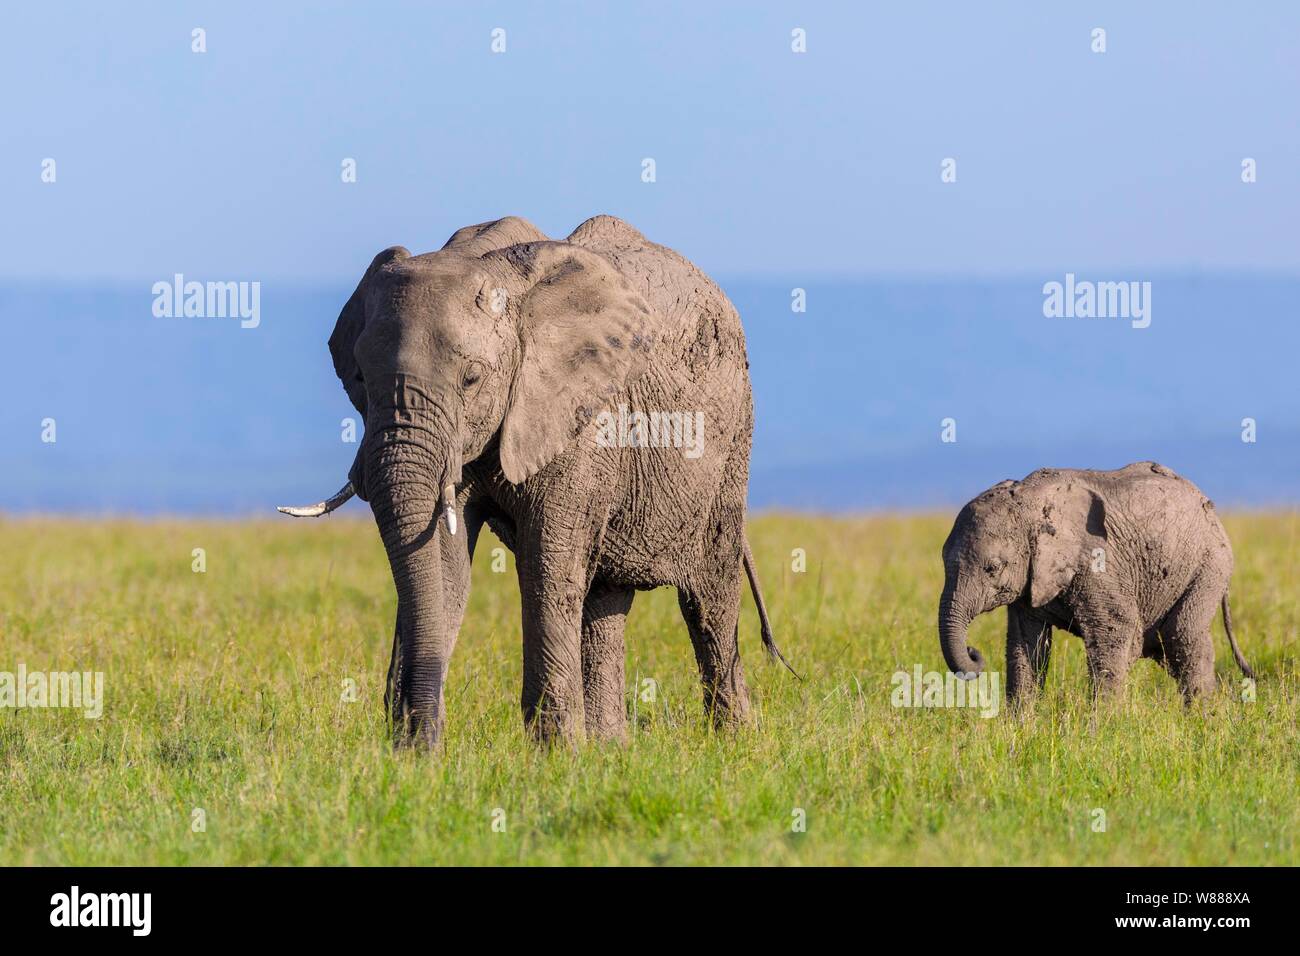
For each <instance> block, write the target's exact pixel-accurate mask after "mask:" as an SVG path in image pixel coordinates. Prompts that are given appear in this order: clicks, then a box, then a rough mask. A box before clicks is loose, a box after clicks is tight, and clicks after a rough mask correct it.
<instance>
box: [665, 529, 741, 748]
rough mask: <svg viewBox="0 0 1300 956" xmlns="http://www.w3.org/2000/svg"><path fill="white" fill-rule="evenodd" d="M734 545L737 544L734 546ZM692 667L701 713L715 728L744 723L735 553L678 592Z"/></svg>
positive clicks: (737, 568) (738, 597)
mask: <svg viewBox="0 0 1300 956" xmlns="http://www.w3.org/2000/svg"><path fill="white" fill-rule="evenodd" d="M737 544H738V543H737ZM677 603H678V605H679V606H680V607H681V609H682V617H683V618H684V619H685V621H686V627H687V630H689V631H690V634H691V643H692V644H693V645H694V647H695V663H696V664H697V665H698V666H699V669H700V682H701V684H702V685H703V688H704V711H705V713H706V714H708V715H709V716H710V717H711V718H712V720H713V724H714V726H716V727H724V726H729V725H738V724H743V723H746V722H748V720H749V713H750V709H749V688H748V687H747V686H746V684H745V671H744V668H743V667H742V666H741V663H740V643H739V641H738V640H737V619H738V618H739V616H740V551H739V547H737V550H736V552H735V554H734V555H731V556H729V557H726V558H719V559H718V563H717V564H716V565H714V567H713V568H712V569H711V572H710V573H709V574H708V575H707V576H703V580H699V579H696V580H692V581H691V582H689V583H688V584H687V585H686V586H684V587H679V588H678V589H677Z"/></svg>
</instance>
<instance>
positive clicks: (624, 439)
mask: <svg viewBox="0 0 1300 956" xmlns="http://www.w3.org/2000/svg"><path fill="white" fill-rule="evenodd" d="M596 444H597V445H599V446H600V447H601V448H680V449H682V456H683V457H685V458H699V457H700V455H702V454H703V453H704V413H703V412H632V411H628V407H627V406H626V405H619V406H618V413H617V414H615V413H614V412H609V411H605V412H601V413H600V414H599V415H597V416H596Z"/></svg>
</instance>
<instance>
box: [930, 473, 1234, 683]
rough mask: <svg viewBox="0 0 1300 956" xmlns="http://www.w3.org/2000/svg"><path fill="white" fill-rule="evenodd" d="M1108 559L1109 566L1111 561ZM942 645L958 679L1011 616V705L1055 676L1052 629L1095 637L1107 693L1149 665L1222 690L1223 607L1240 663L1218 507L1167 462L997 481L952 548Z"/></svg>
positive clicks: (1093, 664)
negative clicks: (1001, 618)
mask: <svg viewBox="0 0 1300 956" xmlns="http://www.w3.org/2000/svg"><path fill="white" fill-rule="evenodd" d="M1097 549H1101V550H1102V553H1104V560H1105V563H1104V570H1094V568H1099V567H1101V564H1100V562H1099V561H1098V560H1097ZM943 564H944V572H945V579H944V589H943V595H942V597H941V599H940V602H939V641H940V644H941V646H942V649H943V656H944V660H945V661H946V662H947V664H948V667H949V669H950V670H952V671H953V672H954V673H958V674H970V675H974V674H977V673H979V672H980V671H981V670H983V667H984V658H983V657H982V656H981V654H980V653H979V651H978V650H976V649H975V648H973V647H969V646H968V645H967V643H966V631H967V628H968V626H969V625H970V622H971V620H972V619H973V618H974V617H975V616H976V615H977V614H983V613H984V612H985V611H991V610H993V609H994V608H997V607H1002V606H1004V605H1005V606H1006V608H1007V673H1006V688H1007V699H1008V700H1009V701H1011V702H1012V703H1013V704H1018V703H1023V702H1024V701H1026V700H1028V699H1030V698H1032V697H1033V696H1034V694H1035V693H1036V692H1037V691H1038V690H1039V689H1041V687H1042V685H1043V682H1044V680H1045V679H1046V676H1047V665H1048V658H1049V655H1050V653H1051V647H1052V628H1054V627H1056V628H1061V629H1062V630H1066V631H1069V632H1070V633H1071V634H1076V635H1078V636H1079V637H1081V638H1083V643H1084V647H1085V648H1086V651H1087V655H1088V673H1089V675H1090V677H1091V679H1092V686H1093V689H1094V691H1095V692H1113V691H1116V690H1118V689H1119V688H1120V687H1121V686H1122V684H1123V681H1124V677H1125V675H1126V674H1127V673H1128V669H1129V666H1130V665H1131V664H1132V663H1133V661H1135V660H1137V659H1138V658H1139V657H1147V658H1151V659H1152V660H1155V661H1158V662H1159V663H1160V664H1162V665H1163V666H1164V667H1165V669H1166V670H1168V672H1169V673H1170V674H1171V675H1172V676H1173V677H1174V678H1175V679H1176V680H1177V681H1178V685H1179V687H1180V688H1181V690H1182V692H1183V695H1184V697H1185V699H1186V700H1187V701H1189V702H1190V701H1191V700H1192V699H1193V698H1194V697H1195V696H1196V695H1198V694H1203V693H1208V692H1209V691H1211V690H1213V689H1214V686H1215V681H1214V645H1213V644H1212V642H1211V639H1210V623H1211V621H1212V620H1213V619H1214V615H1215V613H1216V611H1217V610H1218V609H1219V608H1220V606H1222V608H1223V616H1224V627H1225V629H1226V630H1227V632H1228V639H1229V641H1230V643H1231V645H1232V653H1233V656H1234V657H1235V658H1236V660H1237V663H1238V665H1240V667H1241V669H1242V671H1243V672H1244V673H1245V674H1246V675H1247V676H1248V677H1249V676H1253V675H1252V674H1251V671H1250V668H1249V666H1248V665H1247V664H1246V661H1245V660H1244V659H1243V658H1242V656H1241V651H1240V650H1239V649H1238V647H1237V642H1236V639H1235V638H1234V637H1233V634H1232V625H1231V616H1230V612H1229V609H1228V579H1229V578H1230V577H1231V576H1232V548H1231V546H1230V545H1229V544H1228V536H1227V534H1226V533H1225V532H1224V530H1223V525H1222V524H1221V523H1220V522H1219V518H1218V516H1217V515H1216V514H1215V512H1214V505H1213V504H1212V503H1211V502H1210V501H1209V500H1208V499H1207V498H1206V497H1205V496H1204V495H1202V494H1201V492H1200V490H1199V489H1198V488H1197V487H1196V486H1195V485H1193V484H1192V483H1191V482H1190V481H1187V480H1186V479H1184V478H1180V477H1179V476H1178V475H1176V474H1174V473H1173V472H1172V471H1170V470H1169V469H1168V468H1165V467H1164V466H1163V465H1158V464H1156V463H1154V462H1149V461H1145V462H1137V463H1135V464H1132V465H1128V466H1126V467H1124V468H1121V469H1119V470H1118V471H1076V470H1068V469H1062V470H1056V469H1050V468H1044V469H1041V470H1039V471H1036V472H1034V473H1033V474H1031V475H1029V476H1028V477H1027V478H1025V480H1024V481H1003V482H1001V483H1000V484H997V485H994V486H993V487H992V488H990V489H989V490H988V491H986V492H984V493H983V494H981V495H980V496H979V497H978V498H976V499H975V500H974V501H972V502H970V503H969V504H967V505H966V506H965V507H964V508H962V510H961V512H960V513H959V514H958V515H957V520H956V522H955V523H954V525H953V529H952V532H951V533H950V534H949V535H948V540H947V541H946V542H945V543H944V546H943Z"/></svg>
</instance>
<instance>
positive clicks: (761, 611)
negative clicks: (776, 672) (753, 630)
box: [742, 537, 803, 680]
mask: <svg viewBox="0 0 1300 956" xmlns="http://www.w3.org/2000/svg"><path fill="white" fill-rule="evenodd" d="M742 541H743V542H744V545H745V576H746V577H748V578H749V590H750V592H751V593H752V594H753V595H754V604H755V605H756V606H757V607H758V623H759V626H760V628H761V629H762V632H763V647H764V648H765V649H766V650H767V653H768V656H769V657H771V658H772V659H773V660H778V661H780V662H781V663H782V664H784V665H785V667H786V670H788V671H789V672H790V673H791V674H793V675H794V676H795V677H798V678H799V680H803V678H802V677H799V672H798V671H797V670H795V669H794V668H793V667H791V666H790V662H789V661H787V660H786V659H785V655H784V654H782V653H781V648H779V647H777V646H776V638H774V637H773V636H772V622H771V621H770V620H769V619H768V616H767V604H766V603H764V601H763V589H762V587H760V586H759V583H758V573H757V572H756V571H755V570H754V553H753V552H752V551H750V550H749V538H748V537H745V538H742Z"/></svg>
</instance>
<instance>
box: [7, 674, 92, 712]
mask: <svg viewBox="0 0 1300 956" xmlns="http://www.w3.org/2000/svg"><path fill="white" fill-rule="evenodd" d="M3 707H12V708H15V709H17V710H25V709H29V708H45V707H67V708H71V709H73V710H80V711H81V712H82V714H83V715H84V716H85V717H86V718H87V719H89V720H96V719H98V718H99V717H100V716H102V715H103V713H104V672H103V671H94V672H91V671H31V672H28V670H27V665H25V664H19V665H18V670H17V671H16V672H14V671H0V708H3Z"/></svg>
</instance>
